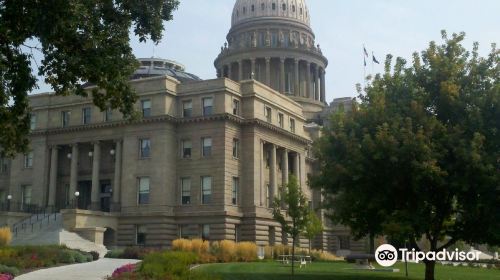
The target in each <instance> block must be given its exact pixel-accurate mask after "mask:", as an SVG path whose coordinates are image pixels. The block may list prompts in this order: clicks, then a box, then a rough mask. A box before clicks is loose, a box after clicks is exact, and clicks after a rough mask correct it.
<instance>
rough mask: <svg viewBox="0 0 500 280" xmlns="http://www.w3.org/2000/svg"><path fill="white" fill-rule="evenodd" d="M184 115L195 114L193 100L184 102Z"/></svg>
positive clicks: (186, 116)
mask: <svg viewBox="0 0 500 280" xmlns="http://www.w3.org/2000/svg"><path fill="white" fill-rule="evenodd" d="M182 116H183V117H184V118H190V117H192V116H193V102H192V101H191V100H188V101H184V102H182Z"/></svg>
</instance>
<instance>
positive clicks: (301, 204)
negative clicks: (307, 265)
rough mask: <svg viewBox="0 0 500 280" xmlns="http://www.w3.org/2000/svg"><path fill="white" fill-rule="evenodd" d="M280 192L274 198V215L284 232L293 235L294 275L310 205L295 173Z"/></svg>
mask: <svg viewBox="0 0 500 280" xmlns="http://www.w3.org/2000/svg"><path fill="white" fill-rule="evenodd" d="M280 193H281V196H280V197H277V198H275V199H274V203H273V216H274V219H276V221H278V222H279V223H280V224H281V231H282V233H283V234H289V235H290V236H291V237H292V244H293V245H292V275H294V273H295V270H294V262H295V245H296V243H297V239H298V238H299V235H300V234H301V233H302V232H303V231H304V229H305V228H306V225H307V223H308V217H309V205H308V203H307V199H306V197H305V196H304V194H303V193H302V191H301V189H300V186H299V184H298V182H297V177H295V176H294V175H290V178H289V180H288V184H287V185H285V186H282V187H281V188H280ZM283 209H285V210H283ZM283 212H285V214H283Z"/></svg>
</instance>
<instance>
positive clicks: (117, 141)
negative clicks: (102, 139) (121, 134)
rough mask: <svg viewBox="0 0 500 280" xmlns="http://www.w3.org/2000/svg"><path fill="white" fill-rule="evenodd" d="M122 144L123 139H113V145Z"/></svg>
mask: <svg viewBox="0 0 500 280" xmlns="http://www.w3.org/2000/svg"><path fill="white" fill-rule="evenodd" d="M122 142H123V139H121V138H119V139H113V143H115V144H118V143H122Z"/></svg>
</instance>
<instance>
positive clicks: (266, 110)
mask: <svg viewBox="0 0 500 280" xmlns="http://www.w3.org/2000/svg"><path fill="white" fill-rule="evenodd" d="M264 114H265V116H266V120H267V122H272V120H273V110H272V109H271V108H270V107H267V106H265V107H264Z"/></svg>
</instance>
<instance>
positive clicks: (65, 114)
mask: <svg viewBox="0 0 500 280" xmlns="http://www.w3.org/2000/svg"><path fill="white" fill-rule="evenodd" d="M70 114H71V113H70V111H62V112H61V125H62V127H68V126H69V117H70Z"/></svg>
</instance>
